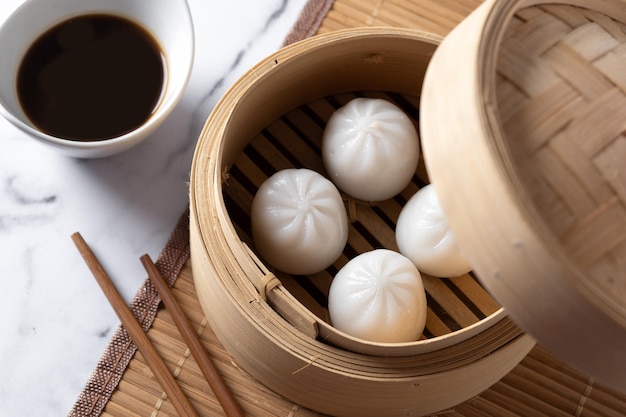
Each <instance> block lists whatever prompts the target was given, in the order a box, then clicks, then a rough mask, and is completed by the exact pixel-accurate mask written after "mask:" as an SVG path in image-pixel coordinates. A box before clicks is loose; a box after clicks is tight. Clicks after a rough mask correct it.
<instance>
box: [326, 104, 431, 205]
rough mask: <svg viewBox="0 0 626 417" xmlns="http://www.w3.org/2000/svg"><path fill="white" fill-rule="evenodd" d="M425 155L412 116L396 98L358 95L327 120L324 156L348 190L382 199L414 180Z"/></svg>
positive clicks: (364, 197) (337, 182)
mask: <svg viewBox="0 0 626 417" xmlns="http://www.w3.org/2000/svg"><path fill="white" fill-rule="evenodd" d="M419 155H420V149H419V138H418V135H417V130H416V128H415V125H414V124H413V121H412V120H411V119H410V118H409V117H408V116H407V114H406V113H405V112H404V111H403V110H402V109H400V108H399V107H398V106H396V105H395V104H393V103H391V102H390V101H388V100H385V99H379V98H355V99H352V100H350V101H349V102H348V103H346V104H345V105H344V106H342V107H340V108H339V109H337V110H336V111H335V112H334V113H333V114H332V116H331V117H330V119H329V120H328V123H327V124H326V127H325V129H324V134H323V138H322V161H323V163H324V167H325V168H326V171H327V172H328V176H329V179H330V180H331V181H332V182H334V183H335V185H337V187H338V188H339V189H340V190H342V191H343V192H345V193H346V194H348V195H350V196H352V197H354V198H357V199H360V200H365V201H381V200H386V199H388V198H391V197H393V196H394V195H396V194H398V193H400V192H401V191H402V190H403V189H404V188H405V187H406V186H407V185H408V184H409V182H410V181H411V178H412V177H413V174H414V173H415V170H416V168H417V164H418V160H419Z"/></svg>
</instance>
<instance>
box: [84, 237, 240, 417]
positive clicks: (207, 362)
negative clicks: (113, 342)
mask: <svg viewBox="0 0 626 417" xmlns="http://www.w3.org/2000/svg"><path fill="white" fill-rule="evenodd" d="M72 240H73V241H74V244H75V245H76V247H77V248H78V251H79V252H80V254H81V255H82V257H83V259H84V260H85V263H86V264H87V266H88V267H89V269H90V270H91V273H92V274H93V276H94V277H95V278H96V281H97V282H98V284H99V285H100V288H102V291H103V292H104V295H105V296H106V297H107V299H108V300H109V303H110V304H111V307H113V310H114V311H115V313H116V314H117V316H118V317H119V319H120V321H121V322H122V325H123V326H124V328H125V329H126V331H127V332H128V334H129V335H130V337H131V339H132V341H133V343H134V344H135V345H136V346H137V349H138V350H139V352H141V354H142V355H143V356H144V358H145V360H146V363H147V364H148V366H149V367H150V369H151V370H152V373H153V374H154V376H155V378H156V379H157V381H158V382H159V383H160V384H161V387H162V388H163V390H164V391H165V393H166V394H167V396H168V397H169V398H170V401H171V402H172V404H173V405H174V408H175V409H176V411H177V412H178V414H179V415H180V416H181V417H198V414H197V413H196V411H195V409H194V408H193V406H192V405H191V403H190V402H189V399H188V398H187V396H186V395H185V393H184V392H183V391H182V389H181V388H180V386H179V385H178V383H177V382H176V379H174V377H173V376H172V374H171V373H170V371H169V369H167V366H166V365H165V362H164V361H163V359H162V358H161V356H160V355H159V353H158V352H157V350H156V349H155V347H154V346H153V345H152V343H151V342H150V340H149V339H148V336H147V335H146V333H145V332H144V331H143V329H142V328H141V325H140V324H139V322H137V320H136V319H135V316H134V315H133V313H132V311H131V310H130V308H129V307H128V306H127V305H126V303H125V302H124V299H123V298H122V296H121V295H120V293H119V292H118V291H117V289H116V288H115V285H114V284H113V282H112V281H111V279H110V278H109V276H108V275H107V273H106V272H105V270H104V268H103V267H102V265H101V264H100V262H98V259H97V258H96V256H95V255H94V253H93V252H92V250H91V249H90V248H89V246H88V245H87V242H85V240H84V239H83V237H82V236H81V235H80V233H78V232H76V233H74V234H72ZM140 259H141V262H142V264H143V266H144V268H145V269H146V272H147V273H148V277H149V278H150V281H152V284H153V285H154V286H155V288H156V290H157V292H158V294H159V296H160V297H161V300H162V301H163V304H164V305H165V308H166V309H167V310H169V312H170V314H171V316H172V318H173V320H174V323H175V324H176V326H177V327H178V330H179V331H180V333H181V335H182V336H183V339H184V340H185V343H187V346H188V347H189V350H190V351H191V354H192V355H193V357H194V359H195V360H196V362H197V364H198V367H199V368H200V370H201V371H202V374H203V375H204V377H205V378H206V380H207V382H208V383H209V386H210V387H211V389H212V390H213V393H214V394H215V397H216V398H217V400H218V401H219V402H220V404H221V405H222V408H223V409H224V412H225V414H226V416H228V417H241V416H243V412H242V411H241V409H240V408H239V405H238V404H237V403H236V402H235V399H234V398H233V396H232V394H231V392H230V390H229V389H228V387H227V386H226V384H225V383H224V381H223V380H222V378H221V376H220V374H219V372H218V371H217V369H216V368H215V365H214V364H213V362H212V361H211V358H210V357H209V356H208V355H207V353H206V350H205V349H204V346H203V345H202V342H201V341H200V338H199V337H198V334H197V333H196V332H195V330H194V329H193V328H192V326H191V324H190V323H189V320H188V319H187V317H186V316H185V313H184V312H183V310H182V309H181V308H180V306H179V305H178V303H177V302H176V300H175V298H174V296H173V294H172V292H171V291H170V289H169V286H168V284H167V282H165V280H164V279H163V277H162V276H161V274H160V273H159V271H158V269H157V267H156V265H155V264H154V263H153V262H152V260H151V259H150V256H148V255H143V256H142V257H141V258H140Z"/></svg>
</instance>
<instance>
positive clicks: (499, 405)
mask: <svg viewBox="0 0 626 417" xmlns="http://www.w3.org/2000/svg"><path fill="white" fill-rule="evenodd" d="M479 4H480V1H479V0H413V1H411V0H334V1H333V0H309V2H308V3H307V4H306V5H305V7H304V9H303V12H302V15H301V17H300V19H299V20H298V21H297V22H296V24H295V25H294V28H293V30H292V32H291V33H290V34H289V35H288V36H287V38H286V40H285V43H291V42H295V41H297V40H300V39H303V38H305V37H308V36H312V35H314V34H315V33H324V32H329V31H333V30H338V29H344V28H348V27H355V26H373V25H376V26H381V25H386V26H401V27H411V28H418V29H422V30H427V31H430V32H433V33H437V34H440V35H445V34H446V33H447V32H448V31H449V30H451V29H452V28H453V27H454V25H456V24H457V23H459V22H460V21H461V20H462V19H463V18H464V17H465V16H466V15H467V14H468V13H470V12H471V11H472V10H473V9H474V8H475V7H477V6H478V5H479ZM188 221H189V219H188V214H187V213H184V214H183V215H182V216H181V219H180V221H179V223H178V225H177V227H176V229H175V230H174V232H173V233H172V236H171V238H170V240H169V241H168V243H167V245H166V247H165V248H164V250H163V251H162V253H161V254H160V255H159V257H158V259H157V267H158V268H159V269H160V270H161V272H162V274H163V276H164V277H165V278H166V280H168V282H169V283H170V285H172V288H173V292H174V295H175V296H176V298H177V299H178V301H179V303H180V304H181V306H182V308H183V310H184V311H185V313H186V314H187V315H188V317H189V319H190V321H191V322H192V324H193V325H194V326H195V327H196V328H197V329H198V333H199V335H200V337H201V339H202V341H203V343H204V345H205V346H206V348H207V351H208V352H209V354H210V355H211V356H212V358H213V360H214V361H215V363H216V366H217V367H218V369H219V370H220V372H221V373H222V374H223V375H224V378H225V380H226V382H227V384H229V386H230V387H231V389H232V391H233V392H234V394H235V396H236V398H237V400H238V401H239V402H240V404H241V406H242V408H243V409H244V411H245V412H246V414H247V415H250V416H259V417H271V416H300V417H302V416H320V415H319V414H318V413H315V412H312V411H310V410H306V409H303V408H301V407H299V406H298V405H296V404H293V403H292V402H290V401H288V400H286V399H284V398H282V397H280V396H278V395H277V394H275V393H273V392H271V391H270V390H268V389H267V388H265V387H264V386H262V385H261V384H259V383H257V382H256V381H254V380H253V379H252V378H251V377H250V376H249V375H247V374H246V372H245V371H244V370H242V369H241V368H239V367H238V366H237V365H236V364H235V363H233V361H232V359H231V357H230V355H229V353H228V352H226V351H225V349H224V348H223V347H222V345H221V344H220V342H219V340H217V338H216V336H215V334H214V333H213V332H212V331H211V329H210V328H208V326H207V322H206V319H205V317H204V314H203V312H202V310H201V308H200V305H199V303H198V300H197V298H196V294H195V288H194V285H193V278H192V271H191V265H190V262H189V234H188ZM159 302H160V300H159V298H158V295H157V294H156V291H155V289H154V288H153V287H152V285H151V284H150V282H149V280H146V282H145V283H144V285H142V287H141V288H140V289H139V291H138V292H137V295H136V296H135V298H134V300H133V302H132V306H131V308H132V310H133V312H134V313H135V315H136V316H137V317H139V318H140V320H141V323H142V326H143V327H144V329H145V330H146V331H147V332H148V336H149V338H150V339H151V340H152V341H153V342H154V344H155V345H156V347H157V350H158V351H159V352H160V353H161V355H162V356H163V357H164V359H165V360H166V362H167V364H168V365H169V367H170V369H171V370H172V371H173V373H174V374H175V376H176V377H177V379H178V380H179V381H180V383H181V385H182V387H183V390H184V391H185V392H186V393H187V395H188V396H189V397H190V399H191V401H192V403H193V405H194V406H195V407H196V409H197V410H198V413H199V414H200V415H201V416H221V415H224V414H223V412H222V410H221V407H220V405H219V403H218V402H217V400H216V399H215V398H214V396H213V394H212V392H211V390H210V388H209V386H208V383H207V382H206V381H205V380H204V379H203V377H202V374H201V372H200V371H199V369H198V367H197V365H196V363H195V361H194V359H193V358H192V357H191V356H190V352H189V350H188V349H187V347H186V346H185V344H184V343H183V342H182V339H181V337H180V335H179V333H178V331H177V330H176V327H175V326H174V324H173V322H172V320H171V317H170V315H169V314H168V312H167V311H165V310H164V309H159ZM581 337H584V335H581ZM98 415H104V416H119V417H133V416H161V417H167V416H172V417H173V416H176V412H175V410H174V409H173V406H172V405H171V403H170V402H169V401H168V400H167V398H166V396H165V394H164V393H163V391H162V389H161V388H160V386H159V384H158V383H157V382H156V381H155V379H154V376H153V375H152V373H151V372H150V370H149V368H148V367H147V365H146V364H145V361H144V359H143V358H142V357H141V355H140V354H139V353H138V352H136V349H135V347H134V346H133V344H132V342H131V341H130V338H129V337H128V335H127V334H126V332H125V331H124V329H123V328H122V327H120V328H118V330H117V331H116V333H115V335H114V336H113V338H112V340H111V342H110V344H109V345H108V347H107V349H106V350H105V352H104V354H103V355H102V358H101V359H100V361H99V363H98V365H97V367H96V369H95V370H94V372H93V374H92V376H91V377H90V379H89V381H88V382H87V384H86V385H85V388H84V390H83V392H82V393H81V394H80V396H79V398H78V399H77V401H76V403H75V404H74V407H73V408H72V410H71V411H70V413H69V416H72V417H84V416H98ZM438 415H445V416H466V417H470V416H476V417H479V416H483V417H484V416H550V417H559V416H588V417H592V416H597V417H599V416H616V417H617V416H624V415H626V396H624V395H620V394H618V393H615V392H613V391H611V390H608V389H606V388H604V387H602V386H599V385H597V384H595V383H594V381H593V380H591V379H589V378H587V377H586V376H584V375H581V374H579V373H577V372H575V371H573V370H572V369H570V368H569V367H567V366H566V365H564V364H563V363H561V362H560V361H559V360H557V359H555V358H554V357H552V356H551V355H550V354H549V353H547V352H546V351H544V350H543V349H542V348H541V347H536V348H535V349H534V350H533V351H532V352H531V353H530V354H529V355H528V357H527V358H526V359H525V360H524V361H523V362H522V363H521V364H519V365H518V366H517V367H516V368H515V369H514V370H513V371H512V372H511V373H509V374H508V375H507V376H506V377H505V378H503V379H502V380H501V381H500V382H498V383H496V384H495V385H494V386H492V387H491V388H490V389H488V390H487V391H485V392H484V393H482V394H481V395H479V396H477V397H475V398H473V399H471V400H469V401H467V402H465V403H463V404H459V405H458V406H456V407H454V409H451V410H443V411H442V412H441V413H439V414H438Z"/></svg>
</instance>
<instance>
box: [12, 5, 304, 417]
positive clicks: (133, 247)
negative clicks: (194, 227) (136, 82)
mask: <svg viewBox="0 0 626 417" xmlns="http://www.w3.org/2000/svg"><path fill="white" fill-rule="evenodd" d="M22 1H23V0H2V2H0V21H4V19H5V18H6V17H7V16H8V15H9V14H10V13H11V12H12V11H13V10H14V9H15V8H16V7H18V5H19V4H21V3H22ZM304 3H305V0H257V1H248V0H228V1H221V2H217V1H209V0H189V4H190V7H191V9H192V14H193V17H194V24H195V29H196V48H197V50H196V60H195V67H194V71H193V74H192V78H191V81H190V83H189V87H188V89H187V91H186V93H185V96H184V97H183V99H182V101H181V102H180V104H179V106H178V107H177V108H176V110H175V111H174V113H173V114H172V115H171V116H170V117H169V119H168V120H167V121H166V122H165V124H164V125H163V126H162V127H161V128H160V129H159V130H158V131H157V133H156V134H155V135H153V137H151V138H150V139H149V140H147V141H146V142H144V143H143V144H141V145H139V146H138V147H135V148H133V149H131V150H130V151H127V152H125V153H123V154H120V155H117V156H113V157H109V158H105V159H96V160H77V159H72V158H69V157H66V156H63V155H60V154H57V153H56V152H55V151H53V150H51V149H49V148H47V147H44V145H41V144H40V143H38V142H35V141H34V140H31V139H29V138H28V137H27V136H25V134H23V133H22V132H20V131H18V130H17V129H16V128H14V127H13V126H12V125H10V124H9V123H8V122H6V121H5V120H4V119H1V118H0V280H1V283H2V290H0V417H5V416H6V417H22V416H38V417H43V416H63V415H67V413H68V412H69V411H70V409H71V407H72V405H73V403H74V401H75V399H76V398H77V396H78V394H79V392H80V391H81V389H82V388H83V385H84V384H85V382H86V381H87V379H88V377H89V375H90V373H91V371H92V369H93V368H94V367H95V365H96V363H97V361H98V359H99V358H100V355H101V354H102V352H103V350H104V348H105V347H106V345H107V343H108V342H109V339H110V338H111V336H112V333H113V331H114V330H115V329H116V327H117V326H118V323H119V322H118V320H117V317H116V316H115V314H114V313H113V311H112V310H111V308H110V306H109V304H108V303H107V301H106V299H105V297H104V296H103V294H102V293H101V291H100V288H99V287H98V286H97V284H96V282H95V281H94V279H93V278H92V277H91V275H90V273H89V271H88V270H87V268H86V266H85V265H84V263H83V261H82V259H81V258H80V256H79V254H78V252H77V251H76V249H75V247H74V246H73V244H72V241H71V239H70V235H71V234H72V233H73V232H75V231H80V232H81V233H82V234H83V236H84V237H85V239H86V240H87V241H88V243H89V244H90V245H91V247H92V248H93V250H94V251H95V252H96V254H97V255H98V257H99V258H100V260H101V261H102V263H103V264H104V266H105V268H106V269H107V271H108V272H109V274H110V275H111V277H112V278H113V280H114V281H115V283H116V285H117V287H118V288H119V290H120V292H121V293H122V295H123V296H124V297H125V299H126V300H127V301H130V300H131V298H132V297H133V295H134V294H135V291H136V290H137V289H138V288H139V286H140V284H141V283H142V282H143V280H144V279H145V277H146V275H145V272H144V270H143V268H142V266H141V263H140V262H139V257H140V256H141V255H142V254H144V253H148V254H150V255H151V256H152V257H153V258H156V256H157V255H158V253H159V251H160V250H161V248H162V247H163V246H164V245H165V243H166V240H167V238H168V237H169V235H170V232H171V231H172V229H173V227H174V225H175V223H176V221H177V220H178V217H179V215H180V214H181V213H182V212H183V210H184V209H185V207H186V205H187V202H188V198H187V191H188V190H187V181H188V176H189V168H190V164H191V160H192V156H193V151H194V147H195V142H196V139H197V136H198V134H199V131H200V129H201V127H202V125H203V123H204V120H205V119H206V117H207V116H208V114H209V112H210V111H211V109H212V108H213V106H214V105H215V103H216V102H217V100H218V99H219V98H220V96H221V95H222V94H223V93H224V92H225V91H226V89H227V88H228V87H229V86H230V85H231V84H232V83H233V82H234V81H235V80H236V79H237V78H238V77H239V76H240V75H241V74H242V73H243V72H244V71H245V70H247V69H248V68H249V67H250V66H252V65H254V64H255V63H256V62H257V61H259V60H260V59H262V58H263V57H264V56H266V55H268V54H270V53H271V52H273V51H275V50H276V49H278V48H279V47H280V45H281V43H282V40H283V38H284V36H285V35H286V34H287V32H288V31H289V29H290V28H291V26H292V24H293V23H294V22H295V20H296V19H297V17H298V15H299V13H300V11H301V9H302V7H303V5H304ZM1 55H2V51H0V59H1Z"/></svg>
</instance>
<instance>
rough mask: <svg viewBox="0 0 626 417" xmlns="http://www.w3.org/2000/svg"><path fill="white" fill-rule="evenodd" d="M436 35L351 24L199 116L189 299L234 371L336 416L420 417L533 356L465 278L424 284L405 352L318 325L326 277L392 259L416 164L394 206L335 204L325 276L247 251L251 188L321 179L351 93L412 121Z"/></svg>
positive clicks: (301, 48)
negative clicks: (363, 260)
mask: <svg viewBox="0 0 626 417" xmlns="http://www.w3.org/2000/svg"><path fill="white" fill-rule="evenodd" d="M440 41H441V39H440V38H439V37H436V36H433V35H430V34H427V33H423V32H418V31H413V30H408V29H392V28H360V29H350V30H344V31H339V32H333V33H329V34H325V35H319V36H316V37H313V38H309V39H307V40H304V41H302V42H299V43H296V44H293V45H291V46H288V47H285V48H283V49H281V50H279V51H278V52H276V53H275V54H273V55H271V56H269V57H268V58H267V59H265V60H263V61H261V62H260V63H259V64H257V65H256V66H254V67H253V68H251V69H250V71H248V72H247V73H246V74H245V75H244V76H243V77H242V78H241V79H240V80H238V81H237V82H236V83H235V84H234V85H233V86H232V87H231V88H230V89H229V91H228V92H227V93H226V94H225V95H224V97H222V99H221V100H220V102H219V103H218V104H217V106H216V107H215V109H214V111H213V112H212V113H211V115H210V116H209V118H208V120H207V122H206V124H205V127H204V129H203V131H202V133H201V135H200V138H199V142H198V145H197V149H196V152H195V155H194V160H193V166H192V170H191V182H190V232H191V261H192V268H193V271H194V282H195V285H196V287H197V293H198V297H199V301H200V303H201V305H202V308H203V310H204V312H205V313H206V316H207V319H208V320H209V322H210V324H211V326H212V328H213V329H214V331H215V333H216V335H217V336H218V337H219V339H220V341H221V342H222V343H223V344H224V346H225V347H226V349H227V350H228V351H229V352H230V353H231V354H232V356H233V358H234V360H235V361H236V363H237V364H238V365H239V366H240V367H241V368H242V369H244V370H245V371H246V372H247V373H249V374H250V375H251V376H252V377H253V378H255V379H257V380H258V381H260V382H261V383H263V384H264V385H266V386H267V387H269V388H271V389H273V390H274V391H276V392H278V393H279V394H281V395H283V396H285V397H287V398H289V399H290V400H292V401H294V402H295V403H297V404H300V405H302V406H305V407H308V408H311V409H313V410H316V411H319V412H322V413H326V414H331V415H336V416H355V417H356V416H359V417H367V416H386V417H392V416H401V415H402V416H407V415H427V414H431V413H434V412H438V411H440V410H444V409H447V408H449V407H452V406H454V405H456V404H458V403H460V402H462V401H465V400H467V399H469V398H471V397H473V396H475V395H477V394H479V393H480V392H482V391H483V390H484V389H486V388H488V387H489V386H490V385H492V384H493V383H495V382H497V381H498V380H499V379H501V378H502V377H503V376H504V375H506V374H507V373H508V372H509V371H510V370H511V369H512V368H513V367H514V366H515V365H517V364H518V363H519V362H520V361H521V360H522V359H523V358H524V357H525V355H526V354H527V353H528V352H529V351H530V349H531V348H532V347H533V346H534V343H535V342H534V339H533V338H532V337H530V336H528V335H527V334H526V333H524V332H523V331H522V330H521V329H520V328H519V327H518V326H517V325H516V324H515V323H514V322H512V320H510V319H509V317H508V316H507V314H506V312H505V310H504V309H502V308H501V307H500V305H499V304H497V303H496V302H495V301H494V300H493V298H492V297H491V296H490V295H489V294H488V292H487V291H486V290H485V289H484V288H483V287H482V286H481V285H480V284H479V283H478V281H477V280H476V277H475V276H474V275H473V274H467V275H464V276H462V277H459V278H454V279H439V278H434V277H428V276H424V284H425V287H426V290H427V293H428V304H429V310H428V318H427V323H426V330H425V336H424V338H423V339H421V340H418V341H415V342H412V343H398V344H382V343H372V342H367V341H364V340H360V339H356V338H353V337H350V336H348V335H346V334H343V333H341V332H339V331H338V330H336V329H335V328H333V327H332V326H331V325H330V324H329V320H328V317H327V310H326V305H325V301H326V299H325V297H327V294H328V287H329V286H330V281H331V280H332V276H333V274H334V272H336V271H337V270H338V269H339V268H341V266H343V265H344V264H345V263H346V262H347V261H348V260H349V259H350V258H352V257H354V256H355V255H356V254H358V253H360V252H364V251H366V250H370V249H372V248H374V247H381V246H382V247H387V248H389V249H396V250H397V247H396V243H395V237H394V227H395V220H396V219H397V216H398V214H399V211H400V209H401V207H402V204H403V203H404V202H405V201H406V200H408V198H409V197H410V196H411V195H412V194H413V193H414V192H415V191H417V189H418V188H419V187H421V186H423V185H425V184H426V183H428V181H429V178H428V174H427V172H426V169H425V164H424V161H423V160H422V161H420V164H419V167H418V170H417V172H416V174H415V176H414V180H413V182H412V183H411V184H410V185H409V186H408V187H407V189H406V190H405V191H403V192H402V193H401V194H400V195H399V196H397V197H395V198H393V199H390V200H388V201H384V202H380V203H378V204H376V205H372V204H367V203H365V202H361V201H355V200H352V199H349V198H348V199H347V200H346V209H347V210H348V212H349V214H350V216H349V217H350V219H351V226H350V232H349V240H348V245H347V246H346V250H345V251H344V254H343V255H342V256H341V257H340V258H339V259H338V260H337V261H336V262H335V264H334V265H333V266H331V267H330V268H328V269H327V270H326V271H324V272H322V273H320V274H316V275H315V276H310V277H292V276H289V275H286V274H283V273H281V272H280V271H273V270H271V269H270V268H269V267H268V266H267V265H265V264H264V263H263V262H262V260H261V259H259V258H258V257H257V255H256V254H255V248H254V246H253V244H252V241H251V239H250V232H249V211H250V205H251V202H252V198H253V196H254V193H255V191H256V189H257V188H258V186H260V184H261V183H262V182H263V180H265V179H266V178H267V177H269V176H270V175H271V174H273V173H274V172H275V171H277V170H279V169H282V168H289V167H302V166H306V167H308V168H311V169H315V170H317V171H319V172H322V173H323V172H324V171H323V166H322V162H321V157H320V152H319V147H320V141H321V136H322V132H323V127H324V124H325V121H327V120H328V118H329V117H330V115H331V113H332V112H333V111H334V110H335V109H336V108H337V107H339V106H340V105H341V104H343V103H345V102H346V101H348V100H349V99H350V98H352V97H355V96H357V95H366V96H374V97H385V98H387V99H389V100H392V101H394V102H396V104H398V105H400V106H401V107H403V108H404V109H405V110H406V111H407V114H410V115H411V116H412V117H413V118H414V119H415V123H418V120H417V115H418V108H419V97H420V93H421V88H422V85H421V84H422V79H423V76H424V74H425V72H426V68H427V66H428V64H429V62H430V59H431V56H432V54H433V53H434V51H435V49H436V48H437V46H438V45H439V43H440Z"/></svg>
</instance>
